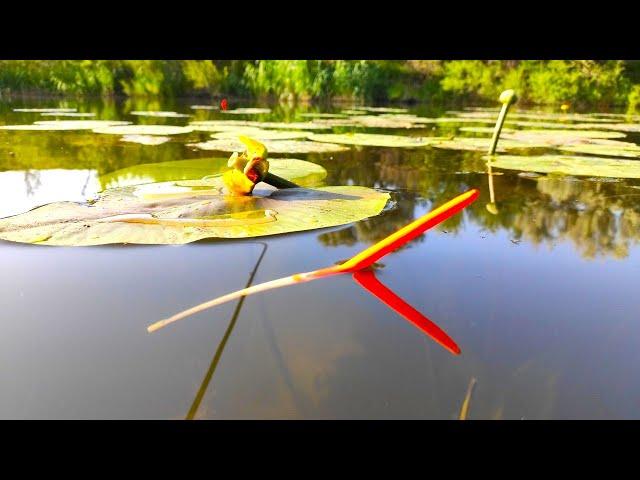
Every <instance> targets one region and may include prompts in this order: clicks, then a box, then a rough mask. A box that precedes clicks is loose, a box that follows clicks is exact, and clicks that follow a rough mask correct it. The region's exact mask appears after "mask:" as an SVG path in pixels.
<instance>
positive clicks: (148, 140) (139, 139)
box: [120, 135, 171, 145]
mask: <svg viewBox="0 0 640 480" xmlns="http://www.w3.org/2000/svg"><path fill="white" fill-rule="evenodd" d="M169 140H171V139H170V138H169V137H161V136H158V135H125V136H123V137H122V138H121V139H120V141H121V142H130V143H139V144H141V145H161V144H163V143H166V142H168V141H169Z"/></svg>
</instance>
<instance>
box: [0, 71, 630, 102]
mask: <svg viewBox="0 0 640 480" xmlns="http://www.w3.org/2000/svg"><path fill="white" fill-rule="evenodd" d="M509 88H512V89H515V90H517V91H518V93H519V96H520V98H521V99H522V101H523V102H526V103H537V104H557V103H560V102H570V103H573V104H576V105H580V104H582V105H589V106H601V105H627V106H628V107H629V108H630V109H636V108H638V107H640V62H639V61H619V60H608V61H593V60H544V61H542V60H522V61H517V60H509V61H498V60H494V61H486V60H451V61H443V60H407V61H399V60H375V61H374V60H251V61H249V60H2V61H0V92H10V93H53V94H63V95H93V96H112V95H125V96H129V97H175V96H187V95H199V94H202V95H209V96H217V95H225V96H235V97H245V98H270V99H287V100H302V101H306V100H331V99H348V100H358V101H368V102H385V101H434V100H452V99H463V100H468V101H493V100H494V99H495V98H496V97H497V95H499V93H500V92H501V91H503V90H505V89H509Z"/></svg>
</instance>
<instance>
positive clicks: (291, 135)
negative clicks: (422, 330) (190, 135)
mask: <svg viewBox="0 0 640 480" xmlns="http://www.w3.org/2000/svg"><path fill="white" fill-rule="evenodd" d="M238 135H250V136H251V138H255V139H256V140H260V141H264V140H295V139H300V138H307V135H308V134H307V133H305V132H296V131H294V130H289V131H287V130H262V129H259V128H254V127H241V128H240V129H230V130H228V131H226V132H218V133H214V134H213V135H211V137H213V138H238Z"/></svg>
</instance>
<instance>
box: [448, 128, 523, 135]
mask: <svg viewBox="0 0 640 480" xmlns="http://www.w3.org/2000/svg"><path fill="white" fill-rule="evenodd" d="M459 130H460V131H461V132H469V133H489V134H493V131H494V130H495V127H460V128H459ZM517 131H518V130H514V129H513V128H502V130H501V132H502V133H501V134H502V135H504V134H505V133H513V132H517Z"/></svg>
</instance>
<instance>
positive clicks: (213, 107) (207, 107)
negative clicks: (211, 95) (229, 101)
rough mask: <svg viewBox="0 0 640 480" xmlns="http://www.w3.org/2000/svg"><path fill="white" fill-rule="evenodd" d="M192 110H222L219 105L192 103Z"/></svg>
mask: <svg viewBox="0 0 640 480" xmlns="http://www.w3.org/2000/svg"><path fill="white" fill-rule="evenodd" d="M189 108H190V109H191V110H220V107H218V106H217V105H191V106H190V107H189Z"/></svg>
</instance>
